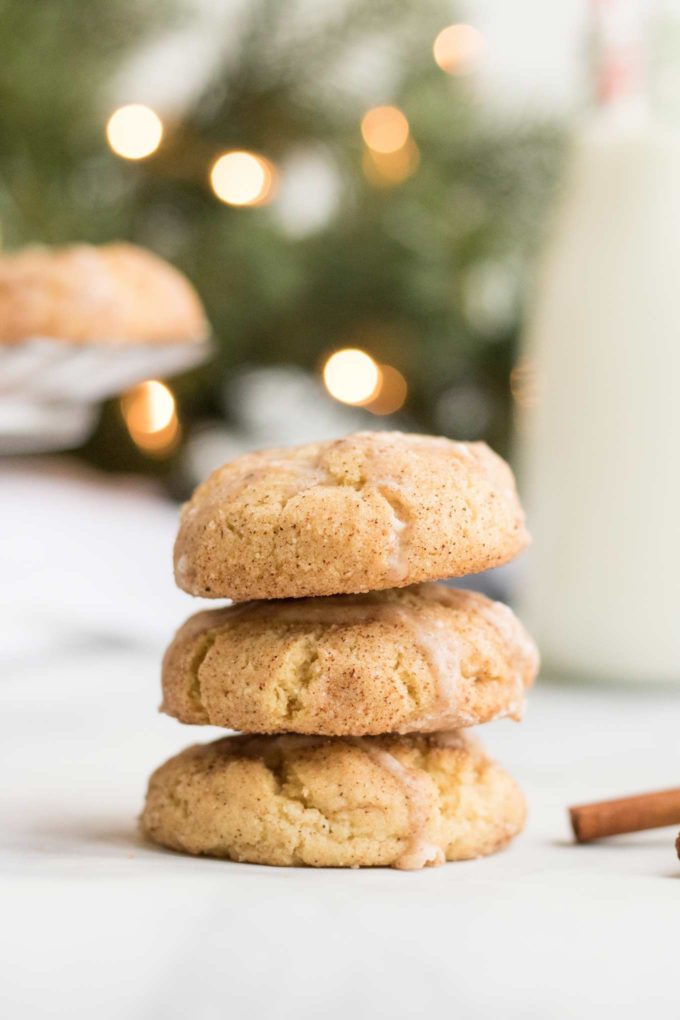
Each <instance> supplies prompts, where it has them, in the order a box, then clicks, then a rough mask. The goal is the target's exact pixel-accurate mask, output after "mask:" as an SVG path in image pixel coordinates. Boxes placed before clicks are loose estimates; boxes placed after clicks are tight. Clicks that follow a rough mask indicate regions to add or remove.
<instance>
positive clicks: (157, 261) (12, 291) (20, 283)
mask: <svg viewBox="0 0 680 1020" xmlns="http://www.w3.org/2000/svg"><path fill="white" fill-rule="evenodd" d="M207 334H208V325H207V322H206V318H205V313H204V311H203V306H202V304H201V302H200V299H199V297H198V295H197V294H196V292H195V290H194V288H193V287H192V286H191V284H190V283H189V281H188V280H187V278H186V277H185V276H184V275H183V274H182V273H180V272H179V270H177V269H175V268H174V266H171V265H170V264H169V263H168V262H165V261H164V260H163V259H161V258H159V257H158V256H157V255H153V254H152V253H151V252H149V251H146V250H145V249H144V248H138V247H136V246H135V245H132V244H125V243H123V242H117V243H115V244H105V245H102V246H99V247H97V246H94V245H89V244H78V245H72V246H70V247H67V248H47V247H31V248H23V249H21V250H20V251H16V252H9V253H7V254H2V255H0V343H9V344H11V343H18V342H20V341H22V340H27V339H30V338H34V337H54V338H57V339H63V340H70V341H73V342H82V343H87V342H88V341H96V342H107V341H113V342H126V341H128V342H130V343H134V342H138V343H148V342H159V343H171V342H174V341H178V342H182V341H187V340H204V339H205V338H206V336H207Z"/></svg>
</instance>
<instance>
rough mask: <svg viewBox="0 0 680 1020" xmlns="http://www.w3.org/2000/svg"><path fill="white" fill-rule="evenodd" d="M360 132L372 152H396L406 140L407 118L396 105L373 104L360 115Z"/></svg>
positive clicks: (407, 134)
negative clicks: (370, 108) (371, 107)
mask: <svg viewBox="0 0 680 1020" xmlns="http://www.w3.org/2000/svg"><path fill="white" fill-rule="evenodd" d="M361 134H362V137H363V139H364V141H365V142H366V145H367V146H368V147H369V149H372V150H373V151H374V152H380V153H390V152H397V151H398V150H399V149H401V148H403V146H404V145H406V142H407V140H408V136H409V125H408V120H407V119H406V117H405V116H404V114H403V113H402V112H401V110H398V109H397V107H396V106H374V107H373V109H372V110H368V111H367V112H366V113H365V114H364V116H363V117H362V120H361Z"/></svg>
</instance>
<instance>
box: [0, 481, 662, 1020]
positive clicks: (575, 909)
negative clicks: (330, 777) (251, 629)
mask: <svg viewBox="0 0 680 1020" xmlns="http://www.w3.org/2000/svg"><path fill="white" fill-rule="evenodd" d="M10 488H11V487H10ZM26 491H27V492H28V490H26ZM32 491H33V490H32ZM36 491H37V490H36ZM42 495H43V502H44V500H45V499H46V496H47V494H46V493H45V492H43V493H42ZM91 495H92V498H93V499H94V498H95V497H94V495H93V494H91ZM64 498H66V496H64ZM73 498H74V500H76V497H75V494H74V497H73ZM81 498H83V499H84V498H85V497H84V496H81V497H78V499H77V500H76V503H78V502H79V501H80V499H81ZM107 498H108V500H109V502H110V504H111V507H110V515H109V516H104V517H102V516H101V508H97V507H95V508H94V509H96V510H97V521H96V523H97V530H99V531H101V530H107V531H108V532H109V534H110V536H111V538H110V544H111V548H112V549H113V551H114V552H115V553H116V555H115V556H110V557H109V558H108V560H107V564H106V570H104V571H102V569H101V567H102V564H100V563H98V564H97V570H96V571H94V572H93V571H91V569H90V570H88V568H87V562H88V559H89V558H90V551H89V549H90V547H89V546H88V543H89V542H90V541H94V539H92V536H89V537H88V536H87V535H85V536H83V537H82V541H80V540H79V537H78V535H77V534H75V532H73V533H70V532H68V531H66V532H65V531H64V530H63V523H62V525H60V527H61V528H62V530H61V532H60V533H61V538H62V546H63V548H62V549H61V550H60V552H59V554H58V558H57V560H55V562H54V564H53V568H54V572H53V575H50V576H53V582H52V583H53V584H57V585H58V589H57V591H55V592H53V593H52V599H51V601H50V599H49V598H48V595H49V592H48V591H46V590H45V589H44V588H42V587H41V588H39V589H38V590H37V591H36V594H37V595H38V596H39V599H38V601H39V602H40V606H41V615H40V617H36V618H35V621H38V620H41V621H44V620H48V621H51V624H50V627H48V632H49V634H51V635H52V638H51V639H50V640H49V641H48V640H43V641H42V643H41V644H39V645H37V646H35V647H34V648H33V650H32V651H31V649H30V647H27V646H26V642H25V641H24V642H23V643H22V642H20V641H19V640H15V642H14V644H13V646H12V648H11V650H10V651H11V655H7V656H6V657H5V665H4V666H3V667H2V682H1V683H0V702H1V704H0V776H1V777H2V778H1V781H0V802H1V803H0V970H1V971H2V978H1V979H0V1015H2V1016H3V1017H8V1018H11V1020H40V1018H42V1017H45V1018H47V1017H50V1018H53V1017H57V1018H61V1017H64V1018H68V1020H81V1018H82V1020H92V1018H93V1017H96V1018H97V1020H155V1018H158V1020H186V1018H189V1017H190V1018H191V1020H212V1018H216V1020H217V1018H220V1020H221V1018H223V1017H234V1018H236V1020H262V1018H264V1017H266V1018H268V1020H269V1018H272V1020H317V1018H318V1017H324V1018H327V1020H347V1018H359V1020H361V1018H364V1017H365V1018H369V1017H371V1018H375V1017H378V1018H381V1017H385V1018H390V1020H392V1018H396V1020H401V1018H404V1020H405V1018H411V1017H416V1016H421V1017H428V1016H432V1017H437V1018H439V1017H448V1016H451V1017H462V1018H465V1020H470V1018H484V1020H486V1018H489V1020H497V1018H499V1017H502V1018H504V1020H515V1018H517V1020H527V1018H528V1020H531V1018H536V1020H545V1018H550V1020H562V1018H565V1020H567V1018H568V1020H571V1018H574V1020H575V1018H577V1017H578V1018H582V1017H590V1016H595V1015H596V1016H598V1017H604V1018H608V1017H612V1018H614V1017H615V1018H616V1020H629V1018H630V1020H632V1018H636V1020H637V1018H639V1017H640V1016H641V1015H644V1014H645V1012H647V1013H648V1014H649V1013H650V1010H651V1015H659V1016H661V1015H665V1016H674V1015H675V1013H676V1012H677V1008H678V992H677V951H678V950H677V946H678V943H677V932H678V910H679V906H680V904H679V897H680V882H679V881H678V879H679V878H680V862H679V861H678V860H677V858H676V856H675V851H674V848H673V839H674V836H675V832H674V831H673V830H668V829H666V830H659V831H657V832H651V833H646V834H640V835H639V836H633V837H621V838H619V839H617V840H610V841H608V842H607V843H603V844H601V845H596V846H587V847H577V846H574V845H573V844H572V842H571V839H570V834H569V829H568V824H567V819H566V811H565V809H566V806H567V805H568V804H570V803H574V802H581V801H585V800H590V799H594V798H600V797H606V796H615V795H618V794H625V793H627V792H636V791H642V790H645V789H654V788H661V787H664V786H672V785H678V784H680V770H679V769H678V708H679V707H680V706H679V703H678V697H677V693H676V694H671V693H665V692H659V691H657V692H653V691H647V692H645V691H638V692H633V691H626V690H620V691H613V690H606V691H600V690H596V689H588V688H578V687H574V688H566V687H551V686H550V685H547V684H544V685H543V686H540V685H539V688H538V689H537V690H536V691H535V692H534V694H533V696H532V698H531V701H530V709H529V714H528V717H527V719H526V721H525V723H524V724H523V725H522V726H521V727H519V726H515V725H513V724H512V723H510V722H499V723H494V724H492V725H490V726H488V727H485V729H484V732H483V733H482V734H481V736H482V739H483V740H484V742H485V743H486V744H487V746H489V748H490V749H491V750H492V751H493V752H494V753H495V754H496V755H497V756H498V757H499V758H500V760H501V761H502V762H503V763H504V764H505V765H506V766H507V768H508V769H509V771H511V772H512V773H513V775H515V776H516V778H517V779H518V780H519V781H520V783H521V784H522V785H523V787H524V789H525V791H526V794H527V798H528V801H529V805H530V819H529V823H528V828H527V831H526V833H525V834H524V835H523V836H521V837H520V838H519V839H518V840H517V841H516V843H515V844H514V845H513V846H512V847H511V848H510V849H509V850H507V851H506V852H503V853H501V854H498V855H497V856H494V857H491V858H488V859H483V860H479V861H472V862H467V863H463V864H450V865H446V866H444V867H441V868H438V869H428V870H425V871H423V872H419V873H405V872H397V871H389V870H364V871H333V870H324V871H315V870H298V869H274V868H263V867H255V866H251V865H239V864H231V863H225V862H219V861H211V860H201V859H192V858H189V857H183V856H181V855H177V854H172V853H169V852H164V851H162V850H160V849H157V848H154V847H151V846H148V845H145V844H144V843H143V842H142V841H141V840H140V839H139V837H138V835H137V832H136V825H135V819H136V816H137V814H138V812H139V810H140V807H141V803H142V799H143V793H144V788H145V785H146V780H147V777H148V775H149V773H150V772H151V771H152V769H153V768H155V767H156V766H157V765H158V764H159V763H160V762H161V761H163V760H164V759H165V758H166V757H168V756H169V755H170V754H172V753H174V752H175V751H176V750H178V749H179V748H181V747H183V746H185V745H186V744H189V743H191V742H194V741H196V740H208V739H211V738H213V737H214V736H216V735H217V731H216V730H213V729H210V728H200V727H180V726H179V725H178V724H177V723H176V722H175V721H174V720H171V719H168V718H166V717H163V716H160V715H159V714H158V713H157V712H156V706H157V704H158V701H159V684H158V674H159V652H160V648H161V647H162V644H163V641H164V640H167V637H168V636H169V633H170V631H171V630H172V627H173V626H174V625H175V624H176V623H178V622H179V621H180V620H181V619H182V617H183V616H184V615H186V614H187V612H188V611H189V609H190V608H191V607H192V603H191V601H190V600H188V599H187V600H184V599H183V598H182V596H180V595H178V594H177V595H176V599H177V600H179V601H175V593H173V589H172V585H171V581H170V571H169V566H168V552H169V543H170V541H171V537H172V534H171V533H172V530H173V529H174V521H175V512H174V511H171V509H169V508H164V509H163V511H162V513H160V514H159V513H158V512H157V511H158V507H157V506H156V507H155V509H154V506H152V503H151V500H150V499H149V500H147V501H146V502H145V500H144V499H143V498H142V497H133V498H132V503H129V502H127V503H125V504H123V503H122V502H121V503H120V505H118V504H116V497H115V495H114V494H112V493H108V495H107ZM135 500H137V502H136V501H135ZM114 504H115V505H114ZM55 505H56V504H55V503H54V502H52V503H50V504H49V506H44V507H43V509H42V510H41V509H40V508H39V507H38V506H31V507H29V508H27V510H26V514H25V521H26V526H27V527H30V528H33V526H34V525H36V524H37V523H39V522H40V520H43V519H44V518H45V514H46V512H47V510H48V509H50V510H51V511H52V518H53V520H56V519H57V518H58V516H59V515H55V513H54V508H55ZM154 505H155V504H154ZM6 506H7V504H6V503H4V501H3V508H2V509H3V510H5V509H6ZM143 506H146V510H143V509H142V507H143ZM125 507H127V509H125ZM147 514H148V516H147ZM164 514H165V515H166V518H167V522H166V525H163V526H162V527H161V526H160V525H159V522H160V520H161V518H162V517H163V515H164ZM93 520H94V519H93ZM93 529H94V523H93ZM19 531H21V529H19V528H18V527H17V528H15V532H14V533H15V535H18V534H19ZM128 542H132V543H133V549H134V561H135V563H136V570H135V572H133V573H132V574H131V573H130V572H129V562H130V561H129V559H126V560H125V563H127V567H126V566H125V565H124V563H123V562H122V558H123V557H124V555H125V553H124V551H125V550H126V549H129V546H128V544H127V543H128ZM50 547H52V546H50ZM23 548H24V553H22V554H21V555H22V556H23V555H24V554H25V555H28V556H29V568H28V569H29V570H30V571H31V572H32V576H34V577H41V578H46V577H47V576H48V574H49V570H48V566H47V565H46V564H43V566H42V567H40V565H39V564H38V562H37V560H38V556H37V553H36V551H35V549H34V547H33V546H32V544H31V543H30V542H29V541H28V538H26V544H25V546H24V547H23ZM42 548H47V546H46V545H45V544H44V545H43V546H42ZM92 548H94V546H92ZM74 550H78V553H77V555H76V554H75V551H74ZM5 553H7V549H6V548H5V549H4V550H3V555H4V554H5ZM34 553H35V555H33V554H34ZM31 557H32V558H31ZM117 558H119V559H121V563H120V564H119V566H118V567H114V566H113V565H112V564H113V563H114V561H115V560H116V559H117ZM20 559H21V557H20V556H19V554H18V553H17V556H16V559H15V560H14V561H13V562H15V564H18V563H19V562H20ZM161 563H162V567H161ZM91 575H92V576H91ZM7 576H8V575H5V578H4V579H3V580H2V582H1V584H2V593H3V595H11V586H10V585H9V582H8V580H7ZM59 578H61V580H59ZM67 578H69V579H70V580H71V582H72V585H71V586H69V585H67V581H66V579H67ZM10 580H11V578H10ZM95 580H96V583H95ZM29 582H30V577H27V578H26V583H25V585H24V586H23V587H21V589H20V597H19V598H18V599H17V600H16V601H15V610H16V618H17V619H19V616H20V615H21V613H22V612H24V613H25V610H26V607H27V606H28V596H29V594H30V590H31V584H30V583H29ZM161 589H163V592H164V594H163V593H162V591H161ZM165 589H167V591H165ZM157 600H160V602H158V601H157ZM59 602H60V603H61V607H62V610H63V613H62V614H61V617H60V618H63V620H64V621H65V622H66V623H67V624H68V627H69V633H72V636H73V640H72V641H67V640H60V641H58V640H57V641H55V640H53V638H54V637H55V635H57V636H58V628H57V627H56V624H55V621H56V620H57V615H55V605H56V604H57V603H59ZM126 603H127V605H126ZM194 604H195V603H194ZM22 606H23V609H22V608H21V607H22ZM104 620H105V621H108V625H107V626H102V621H104ZM35 621H34V622H35ZM147 626H150V627H151V628H152V637H151V638H149V635H148V633H147V632H146V631H145V629H144V628H145V627H147ZM88 628H90V629H89V630H88ZM34 630H35V631H36V634H37V633H38V632H39V631H40V627H39V626H38V622H35V626H34ZM87 634H89V637H87V638H86V637H84V635H87ZM124 634H125V635H128V636H129V635H132V636H133V637H135V636H136V641H135V642H133V643H129V642H128V643H127V644H125V643H123V642H122V635H124ZM62 638H63V635H62ZM7 648H8V649H9V645H8V646H7ZM22 649H23V650H22ZM1 651H3V648H0V652H1Z"/></svg>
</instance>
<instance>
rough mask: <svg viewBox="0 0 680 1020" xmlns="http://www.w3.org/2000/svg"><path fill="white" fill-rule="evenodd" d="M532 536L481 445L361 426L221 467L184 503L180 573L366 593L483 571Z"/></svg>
mask: <svg viewBox="0 0 680 1020" xmlns="http://www.w3.org/2000/svg"><path fill="white" fill-rule="evenodd" d="M528 541H529V537H528V534H527V532H526V529H525V527H524V515H523V513H522V509H521V506H520V503H519V499H518V497H517V492H516V489H515V483H514V479H513V476H512V472H511V471H510V468H509V467H508V465H507V464H506V463H505V461H503V460H502V459H501V458H500V457H498V456H497V455H496V454H495V453H493V452H492V451H491V450H490V449H489V448H488V446H486V444H485V443H456V442H453V441H452V440H449V439H443V438H436V437H432V436H420V435H406V434H403V433H399V432H365V433H357V434H355V435H353V436H348V437H346V438H345V439H339V440H335V441H330V442H325V443H314V444H310V445H308V446H300V447H293V448H290V449H279V450H265V451H262V452H259V453H252V454H247V455H245V456H243V457H239V458H238V459H237V460H235V461H233V462H231V463H229V464H226V465H224V467H221V468H219V469H218V470H217V471H215V472H213V474H212V475H211V476H210V477H209V478H208V479H207V481H206V482H204V483H203V485H201V486H199V487H198V489H197V490H196V492H195V493H194V495H193V497H192V499H191V500H190V502H189V503H187V504H185V506H184V507H183V509H182V516H181V522H180V529H179V533H178V536H177V541H176V543H175V578H176V580H177V583H178V585H179V586H180V588H183V589H184V590H185V591H188V592H190V593H191V594H193V595H202V596H206V597H208V598H231V599H234V600H236V601H244V600H248V599H274V598H298V597H303V596H309V595H333V594H342V593H356V592H366V591H372V590H376V589H383V588H395V587H401V586H403V585H408V584H412V583H414V582H418V581H427V580H437V579H440V578H443V577H455V576H458V577H460V576H463V575H464V574H471V573H477V572H478V571H481V570H485V569H487V568H489V567H494V566H498V565H499V564H501V563H506V562H508V561H509V560H511V559H513V558H514V557H515V556H516V555H517V554H518V553H519V552H521V551H522V549H524V548H525V546H526V545H527V544H528Z"/></svg>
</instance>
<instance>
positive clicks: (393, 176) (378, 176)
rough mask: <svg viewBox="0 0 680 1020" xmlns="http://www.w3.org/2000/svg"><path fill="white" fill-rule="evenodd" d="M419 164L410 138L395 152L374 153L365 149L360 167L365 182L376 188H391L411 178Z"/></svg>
mask: <svg viewBox="0 0 680 1020" xmlns="http://www.w3.org/2000/svg"><path fill="white" fill-rule="evenodd" d="M419 164H420V152H419V150H418V146H417V145H416V143H415V142H414V141H413V139H412V138H408V139H407V141H406V144H405V145H404V146H402V148H401V149H397V151H396V152H389V153H383V152H375V151H374V150H373V149H368V148H367V149H366V150H365V151H364V156H363V160H362V167H363V171H364V174H365V175H366V178H367V180H369V181H370V182H371V184H375V185H377V186H378V187H388V188H389V187H391V186H392V185H395V184H401V182H402V181H405V180H407V179H408V178H409V177H412V176H413V174H414V173H415V172H416V170H417V169H418V166H419Z"/></svg>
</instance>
